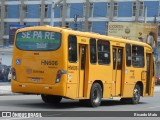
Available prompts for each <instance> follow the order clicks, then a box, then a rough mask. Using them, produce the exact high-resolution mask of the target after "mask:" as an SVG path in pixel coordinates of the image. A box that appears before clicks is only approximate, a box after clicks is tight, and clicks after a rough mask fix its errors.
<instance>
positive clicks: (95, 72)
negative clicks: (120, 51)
mask: <svg viewBox="0 0 160 120" xmlns="http://www.w3.org/2000/svg"><path fill="white" fill-rule="evenodd" d="M89 70H90V71H89V83H92V84H93V82H94V81H96V80H98V81H101V82H102V84H103V86H102V87H103V98H108V97H110V95H111V85H112V84H111V83H112V66H111V64H109V65H92V64H90V66H89ZM88 89H89V88H88ZM89 93H90V91H89ZM87 96H88V95H87Z"/></svg>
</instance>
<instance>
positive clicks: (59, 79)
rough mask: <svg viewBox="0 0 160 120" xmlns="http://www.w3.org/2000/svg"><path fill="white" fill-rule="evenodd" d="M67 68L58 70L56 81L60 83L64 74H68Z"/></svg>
mask: <svg viewBox="0 0 160 120" xmlns="http://www.w3.org/2000/svg"><path fill="white" fill-rule="evenodd" d="M66 73H67V71H66V70H58V71H57V75H56V83H59V82H60V81H61V76H62V74H66Z"/></svg>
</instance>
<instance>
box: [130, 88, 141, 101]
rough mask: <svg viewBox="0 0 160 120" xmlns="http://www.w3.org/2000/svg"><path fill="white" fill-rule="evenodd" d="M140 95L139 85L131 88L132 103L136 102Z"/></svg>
mask: <svg viewBox="0 0 160 120" xmlns="http://www.w3.org/2000/svg"><path fill="white" fill-rule="evenodd" d="M140 97H141V89H140V87H139V85H136V86H135V88H134V90H133V97H132V98H131V103H132V104H138V103H139V100H140Z"/></svg>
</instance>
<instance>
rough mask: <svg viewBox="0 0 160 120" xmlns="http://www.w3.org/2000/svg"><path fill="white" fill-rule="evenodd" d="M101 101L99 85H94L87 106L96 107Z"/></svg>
mask: <svg viewBox="0 0 160 120" xmlns="http://www.w3.org/2000/svg"><path fill="white" fill-rule="evenodd" d="M101 100H102V87H101V85H100V84H99V83H94V84H93V85H92V88H91V93H90V99H89V100H88V104H89V105H90V106H92V107H98V106H100V104H101Z"/></svg>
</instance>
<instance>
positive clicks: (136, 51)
mask: <svg viewBox="0 0 160 120" xmlns="http://www.w3.org/2000/svg"><path fill="white" fill-rule="evenodd" d="M132 65H133V67H144V47H142V46H137V45H132Z"/></svg>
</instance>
